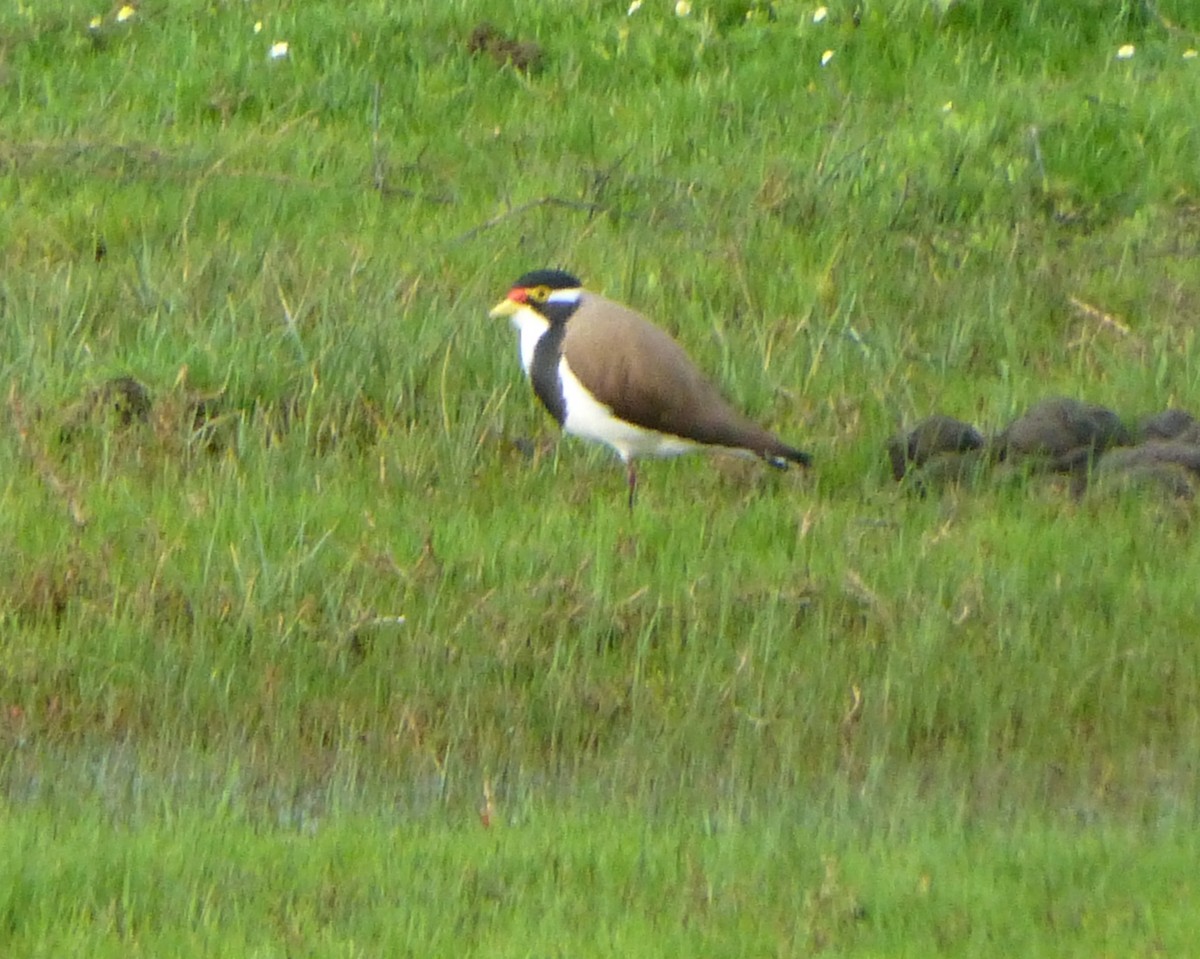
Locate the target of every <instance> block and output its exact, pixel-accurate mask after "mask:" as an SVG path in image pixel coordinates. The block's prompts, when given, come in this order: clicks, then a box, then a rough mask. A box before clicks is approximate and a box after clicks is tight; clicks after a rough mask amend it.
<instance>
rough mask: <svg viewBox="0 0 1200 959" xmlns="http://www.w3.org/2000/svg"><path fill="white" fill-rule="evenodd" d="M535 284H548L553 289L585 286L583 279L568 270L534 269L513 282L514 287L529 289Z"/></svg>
mask: <svg viewBox="0 0 1200 959" xmlns="http://www.w3.org/2000/svg"><path fill="white" fill-rule="evenodd" d="M535 286H547V287H549V288H550V289H552V290H574V289H578V288H579V287H581V286H583V281H582V280H580V279H579V277H577V276H572V275H571V274H570V273H568V272H567V271H566V270H532V271H531V272H529V273H526V274H525V275H524V276H523V277H521V278H520V279H519V280H517V282H516V283H514V284H513V288H514V289H516V288H518V287H521V288H524V289H529V288H531V287H535Z"/></svg>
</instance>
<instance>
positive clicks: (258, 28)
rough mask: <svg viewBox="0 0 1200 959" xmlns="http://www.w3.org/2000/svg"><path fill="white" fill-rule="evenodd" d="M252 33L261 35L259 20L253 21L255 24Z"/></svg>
mask: <svg viewBox="0 0 1200 959" xmlns="http://www.w3.org/2000/svg"><path fill="white" fill-rule="evenodd" d="M254 32H255V33H262V21H261V20H256V21H255V23H254Z"/></svg>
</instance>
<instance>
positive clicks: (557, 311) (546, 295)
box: [488, 270, 583, 323]
mask: <svg viewBox="0 0 1200 959" xmlns="http://www.w3.org/2000/svg"><path fill="white" fill-rule="evenodd" d="M582 292H583V283H582V282H581V281H580V280H579V278H578V277H576V276H572V275H571V274H570V273H567V272H566V271H565V270H534V271H532V272H531V273H526V274H525V275H524V276H522V277H521V278H520V279H519V280H517V282H516V283H514V284H513V285H512V289H510V290H509V291H508V296H506V297H505V298H504V299H503V300H501V301H500V302H499V303H497V304H496V305H495V306H494V307H492V309H491V312H490V313H488V316H490V317H493V318H498V317H502V316H508V317H512V316H516V314H518V313H520V312H521V311H522V310H533V311H534V312H535V313H537V314H538V315H539V316H542V317H544V318H545V319H546V320H548V321H550V322H551V323H553V322H555V321H560V320H565V319H566V318H567V317H568V316H570V315H571V313H572V312H573V311H574V310H575V307H577V306H578V305H579V297H580V295H581V294H582Z"/></svg>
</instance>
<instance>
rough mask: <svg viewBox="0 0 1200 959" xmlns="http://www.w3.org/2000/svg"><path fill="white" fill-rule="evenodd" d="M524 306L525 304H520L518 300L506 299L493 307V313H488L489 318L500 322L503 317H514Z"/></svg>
mask: <svg viewBox="0 0 1200 959" xmlns="http://www.w3.org/2000/svg"><path fill="white" fill-rule="evenodd" d="M523 305H524V304H522V303H518V302H517V301H516V300H510V299H508V298H507V297H506V298H504V299H503V300H501V301H500V302H499V303H497V304H496V305H495V306H493V307H492V309H491V311H490V312H489V313H488V316H490V317H491V318H492V319H493V320H498V319H500V318H501V317H503V316H512V315H513V314H514V313H516V312H517V310H519V309H520V308H521V307H522V306H523Z"/></svg>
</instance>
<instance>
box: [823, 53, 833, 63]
mask: <svg viewBox="0 0 1200 959" xmlns="http://www.w3.org/2000/svg"><path fill="white" fill-rule="evenodd" d="M832 59H833V51H832V50H826V51H825V52H824V53H822V54H821V66H825V64H827V63H828V62H829V61H830V60H832Z"/></svg>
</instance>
